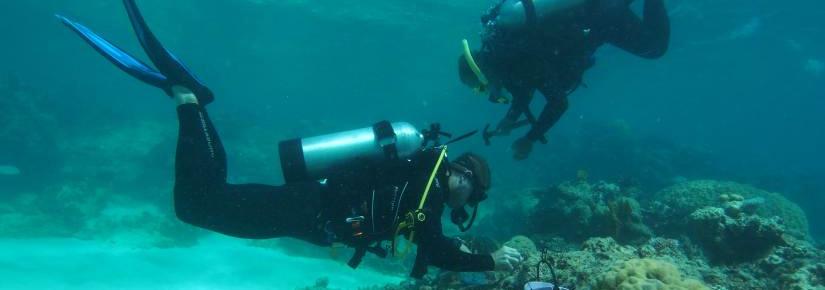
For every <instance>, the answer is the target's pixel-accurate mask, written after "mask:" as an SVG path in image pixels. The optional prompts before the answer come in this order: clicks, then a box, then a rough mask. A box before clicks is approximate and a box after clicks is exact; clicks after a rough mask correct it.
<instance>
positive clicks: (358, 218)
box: [347, 215, 366, 224]
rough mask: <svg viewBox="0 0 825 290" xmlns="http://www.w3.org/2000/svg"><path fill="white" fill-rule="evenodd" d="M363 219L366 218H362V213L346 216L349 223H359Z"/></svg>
mask: <svg viewBox="0 0 825 290" xmlns="http://www.w3.org/2000/svg"><path fill="white" fill-rule="evenodd" d="M364 220H366V218H364V216H362V215H359V216H354V217H348V218H347V223H350V224H351V223H360V222H363V221H364Z"/></svg>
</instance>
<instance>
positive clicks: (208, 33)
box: [0, 0, 825, 289]
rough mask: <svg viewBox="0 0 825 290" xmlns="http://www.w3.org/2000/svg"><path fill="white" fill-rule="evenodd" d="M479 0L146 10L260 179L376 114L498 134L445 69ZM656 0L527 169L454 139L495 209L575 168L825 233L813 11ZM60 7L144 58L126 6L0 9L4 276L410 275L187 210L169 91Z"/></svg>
mask: <svg viewBox="0 0 825 290" xmlns="http://www.w3.org/2000/svg"><path fill="white" fill-rule="evenodd" d="M490 4H491V1H467V0H462V1H455V0H451V1H434V0H417V1H401V0H391V1H377V0H362V1H299V0H288V1H274V0H272V1H270V0H257V1H253V0H233V1H192V0H179V1H160V0H145V1H139V5H140V6H141V9H142V11H143V13H144V16H145V17H146V18H147V21H148V22H149V24H150V25H151V26H152V28H153V29H154V31H155V33H156V34H157V35H158V37H159V38H160V39H161V40H162V41H163V42H164V44H165V45H167V46H168V47H169V48H170V49H171V50H173V51H174V52H175V53H176V54H177V55H178V56H179V57H181V58H182V59H184V60H185V62H186V63H187V64H188V65H189V66H190V68H191V69H192V70H193V71H195V72H197V74H198V75H199V76H200V77H201V78H202V79H203V80H204V81H205V82H206V83H207V84H208V85H209V86H210V88H211V89H212V90H213V91H214V92H215V93H216V99H217V100H216V102H215V103H214V104H213V105H210V107H209V109H210V113H211V116H212V117H213V119H214V121H215V123H216V125H217V127H218V130H219V131H220V133H221V136H222V137H223V139H224V141H225V143H226V147H227V151H228V152H227V153H228V154H229V163H230V164H229V168H230V169H229V170H230V179H231V180H232V181H233V182H260V183H268V184H276V183H280V182H282V178H281V173H280V168H279V165H278V159H277V158H278V156H277V152H276V146H277V142H278V141H279V140H283V139H286V138H291V137H297V136H311V135H316V134H321V133H327V132H335V131H340V130H346V129H351V128H360V127H364V126H366V125H369V124H372V123H373V122H375V121H377V120H381V119H390V120H405V121H409V122H411V123H413V124H416V125H417V126H419V128H424V126H426V125H427V124H429V123H431V122H441V123H442V124H443V126H444V127H445V128H446V129H447V130H448V131H452V132H454V133H463V132H464V131H469V130H471V129H480V128H482V127H483V125H484V124H486V123H493V124H495V123H496V122H497V120H498V119H499V118H500V117H501V116H503V114H504V112H505V111H506V109H507V108H506V107H504V106H497V105H493V104H490V103H489V102H487V101H486V100H485V98H484V97H480V96H478V95H474V94H473V93H472V92H471V91H469V90H467V89H466V88H464V87H462V85H461V84H460V83H459V81H458V78H457V76H456V71H455V59H456V57H457V56H458V54H459V53H460V40H461V39H462V38H469V39H470V41H471V43H474V46H475V45H477V44H478V32H479V30H480V25H479V21H478V17H479V16H480V15H481V13H482V12H483V11H484V10H485V9H486V8H487V7H489V6H490ZM637 4H639V3H637ZM667 4H668V7H669V9H670V14H671V21H672V25H673V37H672V43H671V49H670V51H669V52H668V54H667V55H666V56H665V57H664V58H662V59H660V60H656V61H648V60H640V59H638V58H635V57H633V56H631V55H629V54H627V53H624V52H622V51H620V50H618V49H615V48H613V47H604V48H602V49H601V50H600V51H599V52H598V53H597V65H596V66H595V67H594V68H593V69H591V70H590V71H588V73H587V74H586V75H585V83H586V84H587V85H588V87H587V88H581V89H579V90H578V91H577V92H575V93H574V94H573V95H572V96H571V97H570V102H571V109H570V111H568V112H567V114H566V115H565V116H564V118H563V119H562V121H561V122H560V123H559V124H558V125H557V126H556V127H555V128H553V130H552V131H551V132H550V133H549V135H548V136H547V137H548V139H549V140H550V144H548V145H546V146H540V145H539V146H536V148H535V150H534V152H533V155H532V156H531V158H530V159H529V160H526V161H523V162H517V161H514V160H512V158H510V155H511V153H510V152H509V151H508V145H509V144H510V143H511V142H512V141H513V140H514V139H515V137H508V138H501V139H496V140H494V144H493V145H492V146H489V147H487V146H484V144H483V142H482V140H481V138H473V139H471V140H469V141H466V142H462V143H459V144H457V145H455V146H453V147H452V148H453V149H452V150H456V151H458V152H461V151H466V150H472V151H477V152H479V153H481V154H483V155H485V156H487V157H488V158H489V159H490V161H491V164H492V165H493V167H494V174H495V178H494V182H495V189H494V190H493V192H492V193H491V195H492V197H491V199H492V200H494V201H503V200H507V198H508V196H509V194H510V193H512V192H518V191H520V190H524V189H526V188H530V187H539V186H550V185H553V184H556V183H558V182H561V181H565V180H573V179H575V178H577V172H580V171H583V172H587V175H588V178H589V179H591V180H601V179H604V180H611V181H618V180H623V179H628V178H629V179H634V180H635V182H637V183H640V186H641V187H643V188H645V190H646V192H649V193H654V192H656V191H657V190H659V189H661V188H662V187H664V186H666V185H668V184H669V183H671V182H673V181H674V180H681V179H705V178H706V179H718V180H731V181H737V182H740V183H745V184H751V185H753V186H756V187H759V188H762V189H766V190H769V191H775V192H780V193H782V194H784V195H785V196H786V197H787V198H789V199H790V200H792V201H794V202H796V203H798V204H799V205H800V206H801V207H802V208H803V209H804V210H805V211H806V213H807V215H808V220H809V221H810V224H811V232H812V235H813V236H814V237H815V238H816V239H818V240H822V239H825V225H823V224H822V222H821V221H822V220H823V219H824V218H825V215H823V213H824V212H825V207H823V205H825V198H824V197H823V196H825V158H824V157H823V156H825V155H823V154H822V153H821V152H820V150H821V148H825V129H823V126H825V68H824V67H825V65H824V64H823V63H825V40H824V39H823V38H822V37H821V36H822V35H823V33H825V31H824V30H825V23H824V22H825V20H823V19H825V4H823V3H822V2H821V1H814V0H797V1H792V3H790V2H787V1H764V0H756V1H752V0H751V1H748V0H730V1H709V0H671V1H667ZM54 13H61V14H64V15H67V16H70V17H72V18H73V19H75V20H79V21H81V22H83V23H84V24H86V25H88V26H90V27H92V28H94V29H95V30H96V31H97V32H99V33H100V34H102V35H104V36H106V37H107V38H108V39H109V40H111V41H113V42H115V43H117V44H119V45H120V46H121V47H123V48H124V49H126V50H128V51H130V52H133V53H135V54H138V55H140V56H141V57H143V55H142V54H139V53H140V52H141V51H142V50H141V49H140V47H139V44H138V43H137V41H136V40H135V39H134V37H133V33H132V31H131V29H130V27H129V21H128V18H127V16H126V14H125V12H124V10H123V8H122V5H121V3H120V1H66V0H62V1H56V0H46V1H2V3H0V36H2V37H3V38H4V41H3V42H2V45H0V76H3V77H2V78H0V95H2V96H4V98H6V99H4V100H3V101H2V103H0V105H2V106H5V107H0V108H2V110H3V112H4V116H3V117H0V124H3V125H2V127H1V128H0V140H2V143H0V216H2V220H3V221H2V223H3V225H2V226H0V245H2V248H3V249H4V250H3V252H4V253H3V254H0V280H2V281H4V282H2V283H0V288H2V289H24V288H29V289H89V288H92V289H94V288H106V289H146V288H156V287H158V286H161V285H162V287H166V288H170V289H210V288H212V289H227V288H229V289H254V288H271V289H293V288H295V287H302V286H311V285H313V284H314V282H315V280H316V279H318V278H321V277H328V278H329V279H330V286H331V287H339V288H344V289H350V288H356V287H359V286H369V285H377V284H384V283H396V282H398V281H400V280H401V279H403V278H404V276H405V274H406V269H405V268H404V267H403V266H398V265H395V266H394V267H393V268H392V269H391V270H386V267H388V266H387V265H386V264H382V263H383V262H373V263H370V265H367V267H365V269H359V270H358V271H357V272H353V271H351V270H349V269H348V268H346V266H345V265H343V264H342V262H341V260H343V259H338V260H333V259H329V258H327V256H328V253H327V252H328V251H329V250H328V249H321V248H309V247H307V248H301V249H300V251H298V252H300V253H301V254H300V255H291V254H290V253H292V252H291V251H290V250H287V249H292V250H294V246H293V247H289V248H285V247H283V245H278V244H276V245H271V246H267V247H263V248H262V247H255V246H251V245H249V244H248V243H247V242H246V241H242V240H237V239H230V238H226V237H216V236H214V235H212V234H208V233H205V232H200V231H196V230H193V229H191V228H190V227H189V226H187V225H184V224H181V223H179V222H177V221H176V220H175V219H174V218H173V215H172V214H171V198H170V197H171V188H172V187H171V184H172V177H173V173H172V170H173V159H172V156H173V154H174V150H175V145H174V144H175V136H176V127H177V125H176V121H175V112H174V105H173V102H172V101H171V100H169V99H168V98H167V97H165V96H164V95H163V94H162V93H161V92H159V91H158V90H156V89H154V88H151V87H148V86H146V85H144V84H141V83H139V82H137V81H135V80H133V79H131V78H129V77H127V76H126V75H124V74H123V73H121V72H120V71H118V70H117V69H116V68H114V67H113V66H111V64H109V63H107V62H106V61H104V60H103V59H102V58H101V57H99V56H98V55H97V54H96V53H95V52H94V51H93V50H91V49H90V48H88V47H87V45H86V44H85V43H83V42H82V41H80V40H78V39H77V37H76V35H74V34H72V33H71V32H69V31H68V30H66V29H65V28H64V27H63V26H62V25H61V24H60V23H59V22H58V21H57V20H56V19H55V18H54V17H53V14H54ZM6 75H8V77H5V76H6ZM534 105H535V107H534V110H538V109H539V106H541V105H543V103H542V101H537V102H535V104H534ZM515 134H521V132H517V133H515ZM652 156H654V157H652ZM662 156H665V157H662ZM663 163H665V164H663ZM138 205H139V206H138ZM123 208H128V209H131V211H129V210H126V211H125V212H126V213H121V212H120V211H119V210H122V209H123ZM135 208H137V209H135ZM486 209H493V206H492V205H489V206H488V208H486ZM113 212H114V213H113ZM147 224H149V225H151V226H150V227H148V228H147ZM135 232H137V233H135ZM477 234H483V233H477ZM299 247H300V246H299ZM319 252H321V253H319ZM392 263H396V264H399V263H401V262H392ZM170 269H171V270H170ZM4 283H8V284H4Z"/></svg>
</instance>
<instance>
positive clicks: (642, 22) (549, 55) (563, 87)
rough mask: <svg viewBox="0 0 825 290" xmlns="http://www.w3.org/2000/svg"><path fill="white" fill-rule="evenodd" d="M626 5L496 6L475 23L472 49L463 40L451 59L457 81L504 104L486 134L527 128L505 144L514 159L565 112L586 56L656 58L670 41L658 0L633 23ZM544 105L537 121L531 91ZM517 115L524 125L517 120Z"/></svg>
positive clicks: (512, 2)
mask: <svg viewBox="0 0 825 290" xmlns="http://www.w3.org/2000/svg"><path fill="white" fill-rule="evenodd" d="M632 2H633V0H504V1H502V2H501V3H499V4H498V5H496V6H495V7H493V8H491V9H490V11H489V13H488V14H486V15H485V16H483V17H482V23H483V24H484V33H482V46H481V49H480V50H476V51H472V52H471V51H470V48H469V46H468V44H467V41H466V40H465V41H464V54H463V55H461V56H460V57H459V60H458V71H459V77H460V78H461V81H462V82H463V83H464V84H466V85H467V86H470V87H472V88H474V89H476V90H477V91H479V92H487V93H489V97H490V101H492V102H495V103H508V102H509V101H510V100H509V99H508V98H507V97H506V95H505V93H504V92H503V90H507V91H508V92H509V93H510V94H511V95H512V98H513V100H512V104H511V106H510V110H509V111H508V112H507V115H506V116H505V117H504V118H503V119H502V120H501V121H500V122H499V124H498V126H497V128H496V130H495V131H494V132H492V133H487V132H485V139H487V138H488V137H487V136H488V134H489V135H507V134H509V133H510V131H511V130H513V129H514V128H516V127H520V126H521V125H524V124H530V125H532V128H531V129H530V131H529V132H528V133H527V135H526V136H524V137H521V138H519V139H518V140H516V141H515V143H514V144H513V146H512V149H513V151H514V157H515V158H516V159H519V160H520V159H525V158H527V157H528V155H529V154H530V152H531V151H532V148H533V143H535V142H536V141H542V142H546V141H544V134H545V133H546V132H547V131H548V130H549V129H550V128H551V127H552V126H553V125H554V124H555V123H556V122H557V121H558V120H559V119H560V118H561V116H562V114H564V112H565V111H566V110H567V107H568V102H567V96H568V95H569V94H570V93H572V92H573V91H574V90H575V89H576V88H578V87H579V86H580V85H581V84H582V76H583V74H584V72H585V71H586V70H587V69H589V68H590V67H592V66H593V64H594V57H593V54H594V53H595V52H596V50H597V49H598V48H599V47H601V46H602V45H603V44H607V43H609V44H612V45H615V46H617V47H619V48H621V49H623V50H625V51H628V52H630V53H633V54H635V55H637V56H640V57H643V58H649V59H654V58H659V57H661V56H663V55H664V54H665V52H666V51H667V49H668V44H669V41H670V20H669V17H668V14H667V10H666V8H665V4H664V0H644V2H645V3H644V13H643V14H644V15H643V17H642V18H641V19H640V18H639V16H637V15H636V14H635V13H633V11H631V9H630V7H629V6H630V4H631V3H632ZM536 90H538V91H539V92H541V93H542V95H544V97H545V98H546V99H547V104H546V105H545V106H544V109H543V110H542V112H541V114H540V115H539V117H538V118H535V117H534V116H533V115H532V114H531V113H530V111H529V106H530V102H531V100H532V97H533V92H534V91H536ZM522 114H525V115H526V121H519V118H520V116H521V115H522Z"/></svg>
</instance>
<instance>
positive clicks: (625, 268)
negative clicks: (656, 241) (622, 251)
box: [593, 259, 710, 290]
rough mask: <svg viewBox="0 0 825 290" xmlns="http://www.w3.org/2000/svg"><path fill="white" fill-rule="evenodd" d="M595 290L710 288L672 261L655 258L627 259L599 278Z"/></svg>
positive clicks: (695, 289)
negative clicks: (683, 271) (685, 275)
mask: <svg viewBox="0 0 825 290" xmlns="http://www.w3.org/2000/svg"><path fill="white" fill-rule="evenodd" d="M593 289H594V290H617V289H621V290H636V289H638V290H653V289H662V290H664V289H673V290H676V289H680V290H681V289H684V290H709V289H710V288H708V287H707V286H705V285H704V284H702V282H699V281H697V280H694V279H689V278H685V277H683V276H682V273H681V272H679V269H677V268H676V266H674V265H673V264H671V263H668V262H665V261H660V260H653V259H632V260H629V261H625V262H623V263H621V264H619V265H617V266H616V267H614V268H613V269H612V270H611V271H609V272H607V273H605V274H604V275H602V276H601V277H600V278H599V282H598V284H597V285H596V287H594V288H593Z"/></svg>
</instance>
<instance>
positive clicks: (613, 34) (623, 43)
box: [607, 0, 670, 58]
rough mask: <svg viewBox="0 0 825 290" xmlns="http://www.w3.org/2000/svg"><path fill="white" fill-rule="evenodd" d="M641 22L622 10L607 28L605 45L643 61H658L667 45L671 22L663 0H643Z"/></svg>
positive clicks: (628, 11)
mask: <svg viewBox="0 0 825 290" xmlns="http://www.w3.org/2000/svg"><path fill="white" fill-rule="evenodd" d="M643 14H644V19H639V16H637V15H636V14H635V13H633V11H630V9H623V11H622V12H619V15H617V16H616V17H617V21H616V22H615V23H616V24H614V26H612V27H610V29H609V30H608V31H609V32H608V34H607V41H608V42H609V43H611V44H613V45H615V46H617V47H619V48H621V49H624V50H626V51H628V52H630V53H633V54H635V55H637V56H640V57H644V58H659V57H662V56H663V55H664V54H665V52H667V49H668V45H669V43H670V18H669V16H668V14H667V8H665V3H664V0H645V5H644V13H643Z"/></svg>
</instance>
